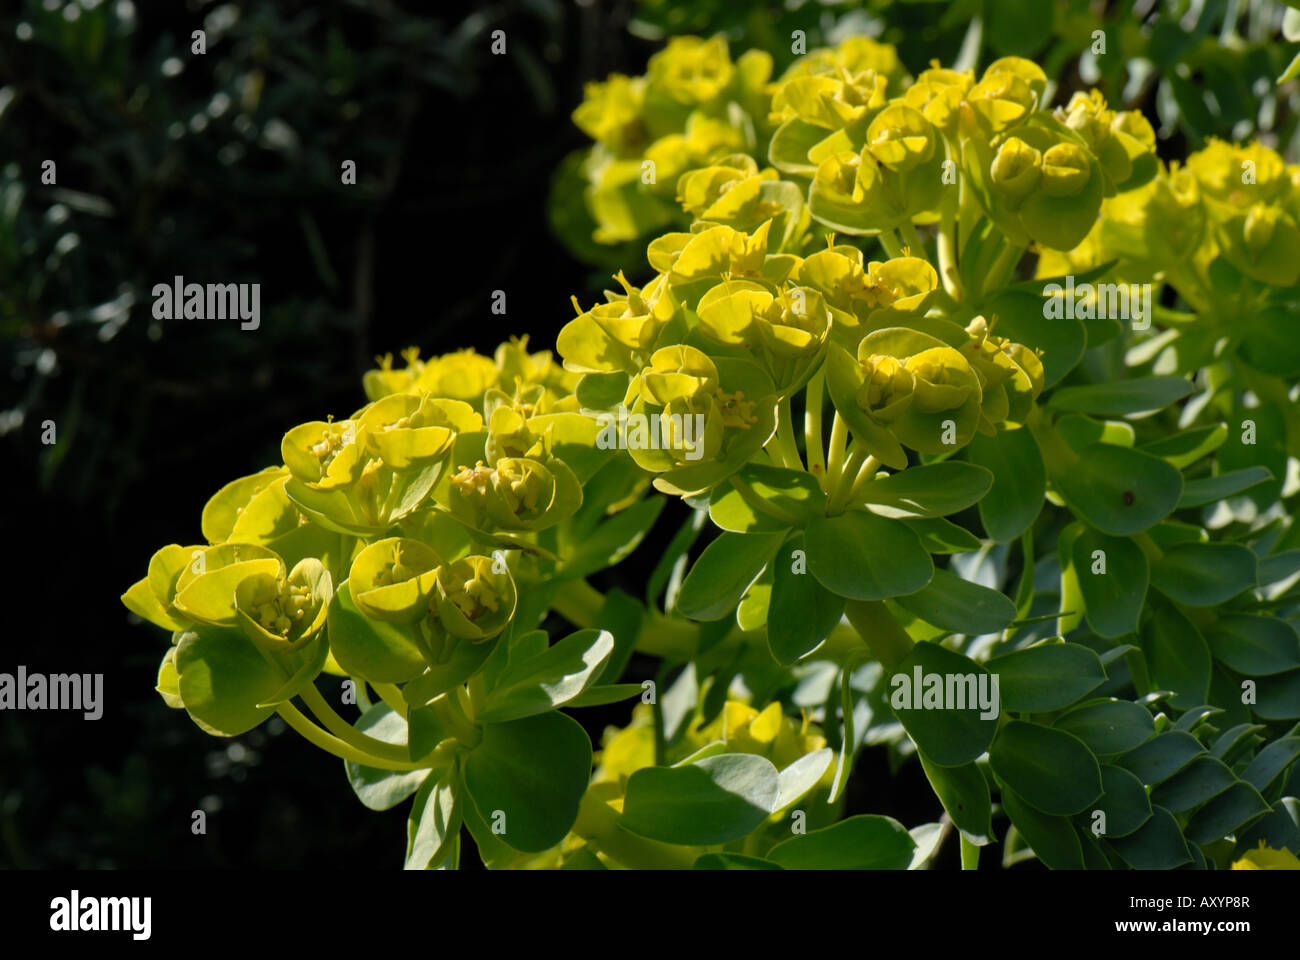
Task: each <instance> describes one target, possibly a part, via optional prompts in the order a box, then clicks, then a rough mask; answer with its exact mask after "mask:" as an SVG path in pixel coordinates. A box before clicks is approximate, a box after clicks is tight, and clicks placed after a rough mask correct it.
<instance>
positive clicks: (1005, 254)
mask: <svg viewBox="0 0 1300 960" xmlns="http://www.w3.org/2000/svg"><path fill="white" fill-rule="evenodd" d="M1024 254H1025V248H1024V247H1022V246H1018V245H1017V244H1014V243H1008V244H1007V245H1006V246H1005V247H1003V248H1002V252H1001V253H999V254H998V258H997V259H996V260H994V261H993V266H991V267H989V272H988V273H987V274H985V276H984V285H983V287H982V288H981V290H982V292H983V293H985V294H987V293H988V292H989V291H990V290H997V289H999V288H1000V287H1002V286H1004V285H1005V284H1006V282H1007V278H1008V277H1009V276H1010V275H1011V274H1012V272H1013V271H1014V270H1015V266H1016V264H1017V263H1019V262H1020V258H1021V257H1022V256H1024Z"/></svg>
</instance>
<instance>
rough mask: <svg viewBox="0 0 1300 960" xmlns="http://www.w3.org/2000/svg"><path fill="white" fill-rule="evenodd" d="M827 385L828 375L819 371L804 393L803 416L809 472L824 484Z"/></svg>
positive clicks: (804, 441) (804, 440)
mask: <svg viewBox="0 0 1300 960" xmlns="http://www.w3.org/2000/svg"><path fill="white" fill-rule="evenodd" d="M825 385H826V373H825V371H823V370H818V371H817V373H816V374H814V375H813V378H812V379H811V380H809V381H808V388H807V389H806V390H805V391H804V414H803V443H804V449H805V453H806V455H807V457H808V470H809V472H811V473H812V475H813V476H814V477H816V478H817V479H818V481H821V482H823V483H824V482H825V479H826V451H825V448H824V447H823V446H822V443H823V440H822V390H823V389H824V388H825Z"/></svg>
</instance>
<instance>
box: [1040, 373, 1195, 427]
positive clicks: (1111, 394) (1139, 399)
mask: <svg viewBox="0 0 1300 960" xmlns="http://www.w3.org/2000/svg"><path fill="white" fill-rule="evenodd" d="M1194 389H1195V386H1194V385H1193V384H1192V382H1191V381H1190V380H1188V379H1186V378H1185V377H1138V378H1136V379H1133V380H1112V381H1109V382H1107V383H1093V384H1089V385H1088V386H1086V387H1061V388H1060V389H1059V390H1057V391H1056V392H1055V393H1054V394H1052V398H1051V400H1049V401H1048V406H1049V407H1052V408H1054V409H1056V410H1072V411H1074V412H1075V413H1090V414H1093V415H1095V416H1101V417H1121V416H1128V415H1135V414H1143V413H1154V412H1155V411H1157V410H1163V409H1164V408H1165V407H1167V406H1169V405H1170V404H1171V403H1176V402H1178V401H1179V400H1181V399H1183V397H1186V396H1188V395H1189V394H1190V393H1191V392H1192V391H1193V390H1194Z"/></svg>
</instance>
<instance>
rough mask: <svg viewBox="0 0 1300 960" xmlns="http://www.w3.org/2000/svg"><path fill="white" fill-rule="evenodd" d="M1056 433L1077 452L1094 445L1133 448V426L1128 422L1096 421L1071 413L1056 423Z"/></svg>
mask: <svg viewBox="0 0 1300 960" xmlns="http://www.w3.org/2000/svg"><path fill="white" fill-rule="evenodd" d="M1056 431H1057V433H1059V434H1060V435H1061V437H1062V439H1064V440H1065V442H1066V443H1067V444H1069V445H1070V446H1071V447H1072V448H1073V449H1075V450H1082V449H1083V448H1084V447H1086V446H1088V445H1089V444H1092V443H1109V444H1111V445H1112V446H1116V447H1131V446H1133V436H1134V434H1133V425H1132V424H1131V423H1129V422H1128V421H1127V420H1094V419H1092V418H1091V417H1085V416H1083V415H1082V414H1078V413H1070V414H1066V415H1065V416H1063V417H1061V419H1059V420H1057V421H1056Z"/></svg>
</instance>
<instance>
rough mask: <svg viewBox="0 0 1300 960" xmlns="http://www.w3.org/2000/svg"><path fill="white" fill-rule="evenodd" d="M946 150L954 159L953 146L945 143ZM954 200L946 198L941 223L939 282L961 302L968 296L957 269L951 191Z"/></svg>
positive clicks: (955, 195)
mask: <svg viewBox="0 0 1300 960" xmlns="http://www.w3.org/2000/svg"><path fill="white" fill-rule="evenodd" d="M944 149H945V151H947V155H948V158H949V159H952V145H951V144H950V143H948V141H947V140H945V141H944ZM950 193H951V195H952V199H951V200H950V199H948V196H945V197H944V201H943V207H942V210H941V218H942V219H940V221H939V242H938V248H939V257H938V259H939V280H940V281H941V282H942V283H943V289H944V290H945V291H947V293H948V295H949V296H950V297H952V298H953V299H954V300H958V301H960V300H961V299H963V298H964V297H965V295H966V291H965V289H964V288H963V286H962V282H961V271H960V270H959V269H958V267H957V193H958V191H950Z"/></svg>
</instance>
